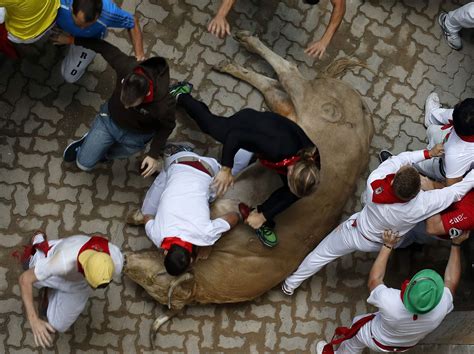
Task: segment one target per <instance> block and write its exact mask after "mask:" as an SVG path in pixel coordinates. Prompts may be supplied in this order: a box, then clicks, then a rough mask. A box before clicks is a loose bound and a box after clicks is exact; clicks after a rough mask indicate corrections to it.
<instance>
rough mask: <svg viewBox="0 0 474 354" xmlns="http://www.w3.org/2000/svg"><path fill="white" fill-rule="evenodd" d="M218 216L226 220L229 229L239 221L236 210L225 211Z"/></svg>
mask: <svg viewBox="0 0 474 354" xmlns="http://www.w3.org/2000/svg"><path fill="white" fill-rule="evenodd" d="M220 218H221V219H224V220H225V221H227V222H228V223H229V225H230V228H231V229H232V228H233V227H235V226H237V224H238V223H239V221H240V215H239V214H238V213H236V212H231V213H227V214H225V215H223V216H220Z"/></svg>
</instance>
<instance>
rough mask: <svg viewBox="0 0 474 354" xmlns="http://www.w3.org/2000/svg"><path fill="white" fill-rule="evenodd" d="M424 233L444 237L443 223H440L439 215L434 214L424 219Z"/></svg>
mask: <svg viewBox="0 0 474 354" xmlns="http://www.w3.org/2000/svg"><path fill="white" fill-rule="evenodd" d="M426 232H427V233H429V234H430V235H445V234H446V230H445V229H444V226H443V222H442V221H441V214H435V215H433V216H432V217H430V218H428V219H426Z"/></svg>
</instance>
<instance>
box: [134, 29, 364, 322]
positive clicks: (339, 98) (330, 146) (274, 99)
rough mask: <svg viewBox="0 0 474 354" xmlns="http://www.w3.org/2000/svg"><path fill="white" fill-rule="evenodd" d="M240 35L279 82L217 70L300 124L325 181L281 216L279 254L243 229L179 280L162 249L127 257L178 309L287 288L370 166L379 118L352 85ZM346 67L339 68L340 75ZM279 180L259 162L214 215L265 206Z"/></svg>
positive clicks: (229, 68)
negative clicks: (311, 73) (314, 75)
mask: <svg viewBox="0 0 474 354" xmlns="http://www.w3.org/2000/svg"><path fill="white" fill-rule="evenodd" d="M236 37H237V40H239V41H240V42H241V44H242V45H244V46H245V48H247V49H248V50H249V51H251V52H254V53H256V54H258V55H260V56H261V57H262V58H263V59H265V60H266V61H267V62H268V63H269V64H270V65H271V66H272V67H273V69H274V70H275V72H276V73H277V75H278V78H279V80H274V79H270V78H267V77H265V76H263V75H260V74H258V73H255V72H252V71H250V70H247V69H245V68H242V67H240V66H237V65H235V64H231V63H225V64H222V65H220V66H219V67H218V68H217V70H219V71H221V72H225V73H228V74H230V75H233V76H235V77H237V78H239V79H242V80H244V81H246V82H248V83H249V84H251V85H253V86H254V87H255V88H257V89H258V90H260V91H261V92H262V93H263V95H264V96H265V101H266V103H267V105H268V106H269V107H270V109H271V110H272V111H274V112H277V113H280V114H282V115H284V116H287V117H289V118H290V119H294V120H296V121H297V122H298V124H299V125H300V126H301V127H302V128H303V129H304V130H305V132H306V134H307V135H308V136H309V137H310V138H311V140H312V141H313V142H314V143H315V144H316V146H317V147H318V149H319V153H320V158H321V183H320V185H319V187H318V189H317V191H316V192H315V193H314V194H313V195H311V196H308V197H306V198H303V199H301V200H299V201H298V202H297V203H295V204H294V205H293V206H291V207H290V208H289V209H287V210H286V211H284V212H283V213H282V214H281V215H279V216H278V217H277V219H276V221H277V228H276V232H277V233H278V235H279V240H280V242H279V245H278V246H277V247H275V248H272V249H269V248H266V247H264V246H263V245H262V244H261V243H260V241H259V240H258V239H257V237H256V236H255V232H254V230H253V229H251V228H250V227H248V226H246V225H239V226H238V227H236V228H235V229H233V230H231V231H230V232H228V233H227V234H225V235H224V236H223V237H222V238H221V239H220V240H219V241H218V242H217V243H216V244H215V245H214V246H213V248H212V253H211V254H210V256H209V257H208V258H206V259H201V260H199V261H197V262H196V263H195V264H194V266H193V267H192V268H191V269H190V270H189V272H188V273H186V274H184V275H182V276H181V277H179V278H175V277H172V276H169V275H167V273H166V271H165V269H164V266H163V255H162V253H161V252H160V251H158V250H154V251H147V252H136V253H129V254H127V255H126V258H127V263H126V266H125V274H127V275H128V276H129V277H130V278H131V279H132V280H134V281H135V282H137V283H138V284H140V285H141V286H142V287H143V288H145V290H146V291H147V292H148V293H149V294H150V295H151V296H152V297H153V298H154V299H155V300H157V301H158V302H160V303H162V304H167V305H168V307H169V308H170V309H171V310H174V311H176V310H179V309H181V308H183V307H184V306H185V305H186V304H190V303H231V302H240V301H248V300H252V299H254V298H256V297H258V296H260V295H262V294H263V293H265V292H266V291H268V290H269V289H271V288H273V287H274V286H276V285H277V284H279V283H280V282H281V281H282V280H284V279H285V278H286V277H287V276H288V275H289V274H290V273H292V272H293V271H294V270H295V269H296V268H297V267H298V265H299V264H300V262H301V261H302V260H303V258H304V257H305V256H306V254H307V253H308V252H310V251H311V250H312V249H313V248H314V247H315V246H316V245H317V244H318V243H319V242H320V241H321V240H322V239H323V238H324V236H326V235H327V234H328V233H329V232H330V231H331V229H332V228H333V227H334V226H335V225H336V224H337V222H338V221H339V218H340V216H341V213H342V209H343V207H344V205H345V203H346V201H347V200H348V198H349V197H350V196H351V194H352V193H353V191H354V189H355V184H356V181H357V179H358V177H359V176H360V174H361V172H363V171H364V170H365V169H366V167H367V163H368V158H369V154H368V150H369V144H370V141H371V139H372V135H373V124H372V119H371V117H370V114H369V112H368V109H367V108H366V106H365V105H364V102H363V101H362V99H361V97H360V95H359V94H358V93H357V92H356V91H355V90H354V89H353V88H352V87H350V86H349V85H347V84H345V83H343V82H342V81H340V80H338V79H335V78H329V77H325V78H319V79H315V80H312V81H308V80H306V79H305V78H304V77H303V76H302V75H301V73H300V72H299V70H298V69H297V67H296V65H294V64H292V63H290V62H288V61H286V60H285V59H283V58H281V57H280V56H278V55H277V54H275V53H273V52H272V51H271V50H270V49H269V48H267V47H266V46H264V45H263V44H262V42H260V40H259V39H258V38H256V37H252V36H250V35H249V34H248V33H246V32H240V33H239V34H237V36H236ZM335 64H336V63H335ZM338 64H341V63H340V62H339V63H338ZM346 64H347V63H346ZM344 65H345V64H342V65H339V66H338V65H333V66H332V69H336V67H339V69H340V68H342V67H343V66H344ZM332 71H337V70H332ZM279 181H280V180H279V178H278V177H277V176H276V174H275V173H274V172H271V171H268V170H266V169H265V168H263V167H262V166H261V165H260V164H258V163H256V164H254V165H252V166H251V167H249V168H248V169H246V170H245V171H244V172H243V173H241V174H240V175H239V176H238V178H237V179H236V181H235V185H234V188H233V189H231V190H230V191H229V192H228V193H227V194H226V195H225V197H224V198H225V199H221V200H219V201H218V202H216V203H215V204H214V205H213V206H212V213H213V216H214V217H215V216H216V215H222V213H223V212H224V211H229V210H235V211H236V210H237V200H241V201H243V202H245V203H247V204H249V205H257V204H258V203H260V202H262V201H263V200H264V199H265V198H266V197H268V195H270V193H271V192H272V191H273V190H275V189H276V188H277V186H278V184H279V183H280V182H279ZM267 269H268V270H269V271H266V270H267ZM167 319H169V316H164V317H162V318H160V319H158V320H157V321H156V322H155V324H154V329H155V330H157V329H158V327H159V326H160V325H161V324H162V323H163V322H164V321H166V320H167Z"/></svg>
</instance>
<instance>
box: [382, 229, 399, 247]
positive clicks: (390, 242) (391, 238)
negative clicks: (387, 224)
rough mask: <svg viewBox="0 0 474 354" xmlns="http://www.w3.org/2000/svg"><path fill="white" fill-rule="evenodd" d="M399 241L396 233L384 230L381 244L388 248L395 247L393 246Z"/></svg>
mask: <svg viewBox="0 0 474 354" xmlns="http://www.w3.org/2000/svg"><path fill="white" fill-rule="evenodd" d="M398 241H400V236H399V233H398V231H395V232H393V231H392V230H385V231H384V232H383V244H384V245H387V246H389V247H392V248H393V247H395V245H396V244H397V243H398Z"/></svg>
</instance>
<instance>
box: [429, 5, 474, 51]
mask: <svg viewBox="0 0 474 354" xmlns="http://www.w3.org/2000/svg"><path fill="white" fill-rule="evenodd" d="M438 23H439V25H440V26H441V29H442V30H443V33H444V38H446V41H447V42H448V45H449V46H450V47H451V48H453V49H455V50H460V49H462V41H461V37H459V31H461V29H462V28H473V27H474V2H472V1H471V2H470V3H468V4H466V5H464V6H461V7H460V8H457V9H456V10H453V11H450V12H448V13H446V12H444V11H443V12H441V14H440V15H439V17H438Z"/></svg>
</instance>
